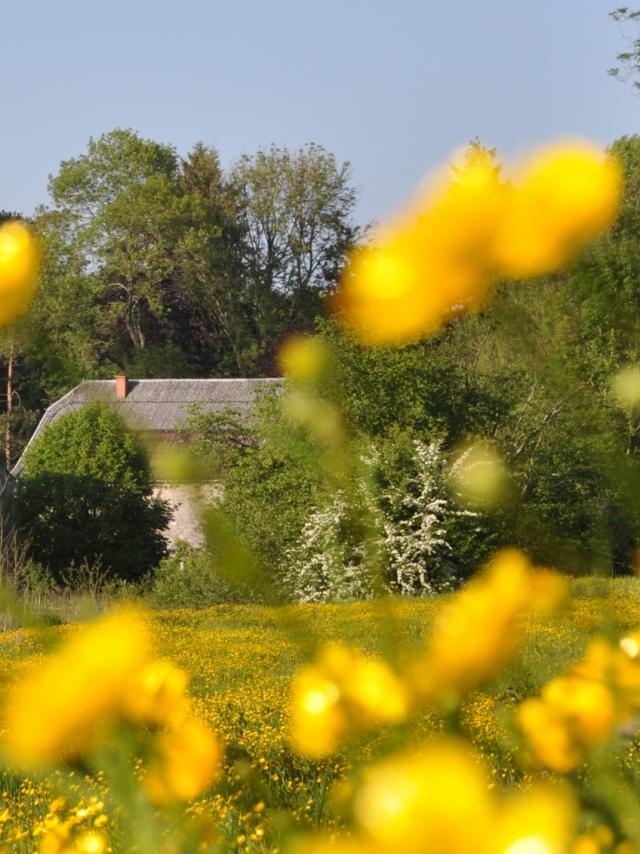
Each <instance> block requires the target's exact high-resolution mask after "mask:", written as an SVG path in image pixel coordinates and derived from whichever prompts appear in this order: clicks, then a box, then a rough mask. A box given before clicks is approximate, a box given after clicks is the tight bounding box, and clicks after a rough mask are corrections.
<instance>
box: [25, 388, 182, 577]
mask: <svg viewBox="0 0 640 854" xmlns="http://www.w3.org/2000/svg"><path fill="white" fill-rule="evenodd" d="M169 518H170V513H169V509H168V505H167V504H166V503H165V502H163V501H160V500H159V499H156V498H154V497H153V488H152V476H151V468H150V465H149V461H148V458H147V455H146V452H145V449H144V447H143V446H142V445H141V443H140V442H139V441H138V440H137V438H136V437H135V436H134V435H132V434H131V433H130V432H128V431H127V430H126V428H125V427H124V425H123V424H122V422H121V421H120V419H119V418H118V416H117V415H116V414H115V413H114V412H113V411H112V410H111V409H109V408H108V407H104V406H102V405H100V404H90V405H88V406H85V407H84V408H83V409H81V410H80V411H78V412H72V413H69V414H67V415H63V416H62V417H60V418H59V419H58V420H57V421H55V422H54V423H53V424H51V425H50V426H49V427H47V429H46V430H45V431H44V433H43V434H42V436H41V437H40V438H39V439H38V440H37V441H36V442H35V443H34V444H33V445H32V446H31V447H29V448H28V449H27V451H26V453H25V457H24V469H23V471H22V473H21V475H20V479H19V482H18V489H17V496H16V524H17V527H18V530H19V531H20V532H21V533H22V535H23V536H24V537H25V538H26V539H27V541H28V542H29V544H30V549H31V553H32V555H33V557H34V558H35V559H36V560H38V561H40V562H41V563H43V564H44V565H45V566H47V567H48V568H49V570H50V571H51V572H52V573H53V575H54V576H55V577H56V578H57V579H60V578H61V577H62V575H63V573H64V571H65V570H66V569H68V568H69V567H70V566H71V565H73V564H75V565H79V564H80V563H81V562H83V561H88V562H89V563H91V564H97V563H98V564H100V565H101V566H102V568H103V569H104V570H106V571H108V572H109V573H110V574H112V575H113V576H118V577H122V578H126V579H136V578H139V577H140V576H142V575H143V574H144V573H145V572H147V571H148V570H150V569H152V568H154V567H155V566H157V564H158V562H159V561H160V560H161V558H162V557H164V555H165V554H166V541H165V539H164V537H163V535H162V532H163V530H164V529H165V528H166V526H167V524H168V521H169Z"/></svg>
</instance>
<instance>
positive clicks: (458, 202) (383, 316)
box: [335, 141, 621, 345]
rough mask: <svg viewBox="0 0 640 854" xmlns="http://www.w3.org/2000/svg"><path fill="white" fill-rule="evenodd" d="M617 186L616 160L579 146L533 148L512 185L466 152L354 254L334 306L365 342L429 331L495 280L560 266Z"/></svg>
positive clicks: (609, 210)
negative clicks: (444, 175)
mask: <svg viewBox="0 0 640 854" xmlns="http://www.w3.org/2000/svg"><path fill="white" fill-rule="evenodd" d="M620 192H621V178H620V170H619V168H618V167H617V165H616V163H615V162H614V161H613V160H612V159H611V158H607V157H605V156H604V155H603V154H602V152H601V151H599V150H598V149H597V148H596V147H594V146H592V145H590V144H588V143H585V142H580V141H577V142H571V143H562V144H558V145H555V146H551V147H549V148H546V149H543V150H541V151H540V152H539V153H538V154H536V155H535V156H534V157H532V158H531V159H530V160H529V162H528V163H526V164H525V166H524V167H523V169H522V170H521V171H520V172H519V173H517V174H516V175H515V176H514V178H513V180H511V181H508V180H501V179H500V168H499V167H496V166H495V164H494V163H493V159H492V155H491V153H490V152H487V151H483V150H482V149H479V150H475V151H472V152H471V153H470V154H469V155H468V156H467V158H466V161H465V163H464V164H463V165H462V166H461V167H457V168H456V167H454V168H453V169H452V170H451V173H450V175H449V176H448V177H447V178H445V179H442V178H440V179H439V180H438V181H435V182H432V183H431V184H430V185H429V186H428V187H427V188H426V190H425V191H424V192H422V193H421V194H420V196H419V197H418V198H417V200H415V201H414V202H412V203H411V204H410V205H409V206H408V207H407V209H406V210H405V211H403V212H402V213H401V214H399V215H398V216H396V217H395V219H394V220H393V221H391V222H390V223H388V224H386V225H385V226H384V227H383V228H382V229H380V231H379V233H378V234H377V236H376V238H375V241H374V243H373V244H372V245H370V246H365V247H360V248H358V249H357V250H356V251H355V252H354V253H353V255H352V257H351V259H350V262H349V264H348V265H347V268H346V270H345V273H344V275H343V278H342V282H341V287H340V290H339V292H338V295H337V297H336V301H335V305H336V310H337V312H338V314H339V315H340V317H341V319H342V321H343V323H344V325H345V326H346V327H347V328H348V329H349V331H350V332H351V333H352V334H353V335H354V336H355V337H356V338H357V339H358V340H360V341H361V342H362V343H364V344H370V345H383V344H404V343H407V342H410V341H413V340H416V339H418V338H420V337H422V336H425V335H429V334H431V333H433V332H435V331H436V330H438V329H439V328H440V327H441V326H442V325H443V324H444V323H446V322H447V321H448V320H450V319H451V318H453V317H455V316H457V315H459V314H461V313H464V312H468V311H470V310H473V309H475V308H477V307H478V306H480V305H482V304H483V302H484V301H485V299H486V297H487V295H488V294H489V292H490V290H491V288H492V286H493V285H494V283H495V282H496V281H498V280H499V279H501V278H513V277H517V278H520V277H525V276H533V275H538V274H539V273H543V272H547V271H551V270H555V269H558V268H559V267H561V266H563V265H564V264H566V263H567V262H568V261H570V260H571V258H572V257H573V256H574V255H575V254H576V252H577V251H578V250H579V249H580V248H581V247H582V246H583V245H584V244H585V243H587V242H588V241H589V240H591V239H593V238H594V237H596V236H597V235H598V234H600V233H601V232H602V231H604V230H605V229H606V228H607V227H608V226H609V225H610V224H611V223H612V221H613V218H614V217H615V214H616V210H617V207H618V202H619V199H620Z"/></svg>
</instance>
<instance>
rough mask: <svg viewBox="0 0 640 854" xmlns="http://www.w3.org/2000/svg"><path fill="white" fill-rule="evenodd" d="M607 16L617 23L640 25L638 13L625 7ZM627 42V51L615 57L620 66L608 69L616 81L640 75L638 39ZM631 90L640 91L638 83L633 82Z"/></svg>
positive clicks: (639, 44)
mask: <svg viewBox="0 0 640 854" xmlns="http://www.w3.org/2000/svg"><path fill="white" fill-rule="evenodd" d="M609 14H610V15H611V17H612V18H613V20H614V21H617V22H618V23H631V24H635V25H636V26H637V25H638V23H640V11H639V10H635V11H633V10H631V9H629V8H628V7H627V6H620V7H619V8H618V9H614V10H613V12H610V13H609ZM628 41H629V49H628V50H623V51H621V52H620V53H619V54H618V56H617V57H616V59H617V60H618V62H619V63H620V65H617V66H615V67H614V68H610V69H609V74H610V75H611V77H615V78H616V79H617V80H628V79H629V78H630V77H634V76H636V75H637V74H638V73H640V38H638V37H636V38H630V39H628ZM633 88H634V89H635V90H636V91H640V81H638V80H634V82H633Z"/></svg>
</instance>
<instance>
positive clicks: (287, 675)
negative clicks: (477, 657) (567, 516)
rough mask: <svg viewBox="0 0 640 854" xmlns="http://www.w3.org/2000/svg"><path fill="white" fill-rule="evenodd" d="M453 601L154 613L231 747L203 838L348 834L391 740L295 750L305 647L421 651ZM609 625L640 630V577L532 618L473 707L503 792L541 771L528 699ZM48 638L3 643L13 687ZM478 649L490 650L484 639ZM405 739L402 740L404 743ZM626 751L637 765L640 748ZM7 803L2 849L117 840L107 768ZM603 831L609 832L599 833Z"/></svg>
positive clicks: (27, 786)
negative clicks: (366, 772)
mask: <svg viewBox="0 0 640 854" xmlns="http://www.w3.org/2000/svg"><path fill="white" fill-rule="evenodd" d="M446 602H447V600H446V599H442V600H438V599H433V600H426V601H420V602H417V603H416V602H403V601H400V600H395V601H393V602H392V603H391V604H390V605H388V606H387V605H385V606H380V605H377V604H375V603H352V604H344V605H335V606H331V605H325V606H314V605H305V606H295V607H294V608H292V609H281V608H264V607H259V606H219V607H214V608H208V609H205V610H202V611H196V612H193V611H167V612H160V613H155V614H150V615H147V616H146V617H145V622H147V623H148V624H149V625H150V627H151V629H152V636H153V638H154V647H155V649H154V652H156V653H157V654H158V655H159V656H161V657H162V658H167V659H169V660H171V662H173V663H174V664H175V665H176V666H178V667H179V668H181V669H183V670H184V671H186V672H187V673H188V674H189V677H190V687H189V693H190V695H191V698H192V705H193V709H194V712H195V713H196V714H197V716H198V717H199V718H200V719H202V720H203V721H205V722H206V723H207V724H209V725H210V727H211V728H212V730H213V731H215V732H216V733H218V734H219V736H220V737H221V739H222V741H223V742H224V744H225V753H226V760H225V763H224V767H223V771H222V776H221V779H220V780H219V781H218V784H217V785H216V786H215V788H213V789H211V790H209V791H206V792H204V793H203V794H202V796H200V797H198V798H196V799H195V800H193V801H192V802H191V803H190V805H189V807H188V808H187V812H188V814H189V815H190V816H191V817H192V818H193V821H194V824H195V825H197V826H198V829H199V830H200V831H201V832H202V833H203V834H204V835H205V836H206V830H207V828H208V829H209V830H210V831H211V832H213V830H212V829H211V827H210V825H214V826H215V834H216V838H217V839H218V841H219V843H220V845H221V847H222V850H228V851H274V850H283V840H284V839H285V838H291V834H292V833H293V835H294V837H295V835H297V834H301V833H304V832H308V831H311V830H314V829H316V828H318V827H320V828H324V830H325V831H329V832H332V831H333V832H335V833H336V834H339V831H340V828H341V827H343V825H344V818H343V814H342V809H341V804H340V800H339V799H340V798H341V797H345V798H346V797H347V794H348V793H347V791H346V785H347V784H346V783H345V781H346V779H348V776H349V774H353V773H355V772H357V771H358V769H361V768H362V766H363V764H365V763H366V761H367V759H368V758H370V757H371V756H373V755H374V753H376V752H378V751H379V750H380V749H381V748H385V749H386V750H387V751H388V750H390V749H391V745H390V744H389V743H388V736H385V734H384V732H383V731H381V730H373V731H370V732H369V733H368V734H366V735H365V737H364V738H363V739H359V740H358V741H357V742H354V743H353V744H351V745H350V746H349V747H348V749H347V750H345V751H340V752H339V753H338V754H336V755H334V756H331V757H329V758H325V759H319V760H316V761H313V760H309V759H304V758H301V757H300V756H299V755H297V754H296V753H295V752H294V751H293V750H292V749H291V744H290V707H289V685H290V683H291V680H292V678H293V676H294V674H295V673H296V671H297V669H298V668H299V667H300V666H301V664H302V663H303V662H304V660H305V658H306V653H307V645H308V644H309V643H311V642H312V640H314V641H316V642H318V643H319V644H322V643H325V642H330V641H332V640H334V639H335V638H340V639H341V641H342V642H343V643H345V644H347V645H348V646H349V647H352V648H357V649H361V650H364V651H366V652H367V653H371V654H376V655H382V654H388V653H389V649H390V645H394V646H400V645H401V646H402V647H403V648H404V649H411V648H413V647H414V646H415V647H421V646H422V644H423V643H424V639H425V637H427V636H428V634H429V631H430V629H431V627H432V625H433V622H434V619H435V618H436V617H437V616H438V614H439V613H441V611H442V609H443V608H444V607H446ZM389 611H391V612H392V613H391V620H392V622H393V627H394V631H393V636H392V637H389V625H390V623H389V619H390V614H389ZM603 617H604V618H605V619H608V621H609V623H610V629H611V630H613V628H614V625H615V627H616V628H617V630H618V631H619V632H621V633H624V632H627V631H630V630H631V629H633V628H634V627H635V626H638V625H640V587H639V586H638V585H637V583H636V582H634V581H631V582H629V581H627V582H623V581H621V582H615V581H613V582H600V583H599V584H598V585H596V584H588V583H585V584H582V585H581V584H577V585H576V587H575V596H574V598H573V599H572V600H571V601H570V602H568V603H567V604H566V606H565V607H564V608H563V609H562V610H561V611H560V612H559V613H557V614H555V615H553V616H550V615H547V616H544V615H541V614H538V615H535V616H534V615H530V616H528V617H527V619H526V622H525V625H524V626H523V630H524V634H523V639H522V643H521V646H520V651H519V654H518V655H517V657H516V658H515V659H514V661H513V662H512V663H511V665H510V666H509V667H508V668H507V669H506V670H504V671H503V672H502V673H501V674H500V675H499V676H498V677H497V678H496V679H494V680H493V682H492V683H491V684H490V685H488V686H486V687H485V688H483V689H481V690H477V691H473V692H472V693H471V694H470V695H469V696H468V697H467V699H466V700H465V702H464V705H463V707H462V709H461V712H460V719H459V727H460V731H461V733H464V734H465V735H467V736H468V737H469V739H470V740H471V741H472V742H473V744H474V746H475V748H476V749H477V750H478V751H479V752H480V753H481V754H482V755H484V757H485V758H486V761H487V763H488V768H489V769H490V771H489V773H490V775H491V776H492V778H494V781H495V783H496V784H497V785H511V786H521V785H524V784H525V783H527V782H530V781H531V780H532V779H533V778H535V777H536V776H539V772H537V771H534V770H533V769H532V768H531V767H530V766H527V765H524V766H523V764H522V763H521V761H520V760H519V759H518V754H517V746H518V745H517V739H516V735H515V732H514V729H513V727H512V725H511V724H510V722H509V721H510V716H511V714H512V713H513V710H514V709H515V708H516V707H517V706H518V703H519V702H520V700H522V699H524V697H526V696H527V695H529V694H531V693H536V692H537V691H538V690H539V689H540V688H541V687H542V686H543V685H544V683H545V682H546V681H547V680H548V679H549V678H551V676H552V675H553V674H555V673H558V672H561V671H562V670H564V669H566V667H567V666H568V665H569V664H570V663H571V662H572V661H574V660H576V659H579V658H580V657H581V656H582V655H583V653H584V650H585V648H586V646H587V643H588V640H589V637H590V635H591V633H592V632H593V631H594V630H596V629H598V628H599V627H600V626H601V625H602V621H603ZM300 625H303V626H304V627H305V634H304V635H303V636H301V635H299V634H298V633H297V632H296V626H300ZM77 633H78V627H76V626H65V627H61V628H57V629H55V631H54V634H55V636H56V638H55V639H56V640H58V639H61V638H64V639H68V638H71V637H73V636H74V635H76V634H77ZM47 640H50V638H44V639H43V637H42V635H41V633H39V632H35V631H34V630H32V629H20V630H17V631H13V632H8V633H5V634H4V635H2V637H1V638H0V661H1V663H2V674H3V682H4V687H5V688H7V689H8V688H9V686H10V684H11V683H12V682H14V681H15V679H16V678H18V677H19V676H20V674H22V673H24V672H25V670H28V668H29V667H31V666H32V665H34V664H37V663H38V662H39V661H41V660H42V657H43V653H44V652H45V647H46V643H47ZM475 643H477V644H478V647H480V648H481V647H482V640H481V639H480V638H475ZM434 723H435V724H437V726H438V727H440V728H441V727H442V725H443V724H442V721H440V722H439V723H438V722H436V721H435V720H434V719H433V717H432V716H431V715H430V713H429V712H428V711H424V712H423V713H422V714H421V715H419V716H418V719H417V722H416V725H415V726H412V732H411V735H410V738H411V740H412V741H413V742H418V743H419V742H420V740H421V739H423V738H424V737H425V736H427V735H428V734H429V733H430V732H432V730H433V726H434ZM406 737H407V733H402V734H401V735H399V734H396V738H398V739H400V741H401V742H402V743H403V744H405V746H406ZM627 755H628V757H629V758H630V759H631V758H633V757H634V748H633V747H632V746H631V745H629V747H628V749H627ZM341 781H342V783H341ZM341 785H342V787H343V788H341ZM0 796H1V803H0V828H1V831H0V839H1V840H2V850H6V851H18V852H29V851H35V850H38V848H39V847H41V850H43V851H50V852H54V851H67V850H69V851H72V850H76V851H86V852H93V851H95V852H98V851H106V850H110V847H111V845H112V844H113V839H114V837H113V836H112V832H113V827H114V822H117V818H118V810H117V802H116V803H115V804H114V802H113V798H112V793H111V792H110V790H109V786H108V785H107V783H106V782H105V780H104V777H103V775H102V774H100V773H98V774H89V773H86V774H85V773H83V769H82V767H81V766H78V767H77V768H72V769H70V770H67V771H61V770H56V771H53V772H51V773H45V774H43V775H39V774H38V775H29V776H24V777H21V776H19V775H13V774H8V773H7V774H5V775H4V776H3V778H2V790H1V793H0ZM198 822H201V824H198ZM597 827H598V826H597V824H596V825H594V829H596V828H597ZM60 828H64V829H65V830H69V831H70V834H69V836H67V835H65V833H57V831H58V830H59V829H60ZM598 832H599V834H600V835H601V836H603V835H604V834H605V831H604V830H603V829H602V828H600V830H599V831H598ZM70 839H74V840H75V842H74V843H73V845H74V846H75V847H71V844H70V842H69V840H70ZM582 846H583V847H582V848H579V849H576V850H579V851H599V850H603V851H604V850H610V849H608V848H606V847H602V848H596V847H594V846H592V847H590V848H589V847H587V843H586V842H583V843H582ZM114 850H118V849H117V848H115V849H114ZM167 850H173V849H170V848H167ZM205 850H206V849H205ZM523 850H527V849H523ZM534 850H535V851H538V850H539V851H541V852H542V851H543V850H545V849H542V848H540V849H531V851H534ZM548 850H555V849H548ZM611 850H613V849H611ZM622 850H623V849H620V851H622ZM629 850H631V849H629Z"/></svg>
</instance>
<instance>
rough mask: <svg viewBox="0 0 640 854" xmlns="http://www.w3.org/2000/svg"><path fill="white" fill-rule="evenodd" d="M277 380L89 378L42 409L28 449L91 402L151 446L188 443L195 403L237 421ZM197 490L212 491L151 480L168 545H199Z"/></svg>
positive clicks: (20, 462) (249, 415)
mask: <svg viewBox="0 0 640 854" xmlns="http://www.w3.org/2000/svg"><path fill="white" fill-rule="evenodd" d="M281 383H282V380H280V379H157V380H140V379H130V378H129V377H126V376H118V377H116V378H115V379H113V380H88V381H86V382H82V383H80V385H78V386H76V387H75V388H73V389H71V391H70V392H68V393H67V394H65V395H64V397H61V398H60V399H59V400H57V401H56V402H55V403H53V404H52V405H51V406H50V407H49V408H48V409H47V410H46V412H45V413H44V415H43V416H42V419H41V420H40V423H39V424H38V426H37V428H36V430H35V431H34V433H33V435H32V437H31V439H30V440H29V444H28V445H27V448H28V447H29V445H31V444H32V443H33V442H35V441H36V440H37V439H38V437H39V436H41V435H42V432H43V431H44V430H45V429H46V428H47V427H48V426H49V425H50V424H53V422H54V421H56V420H57V419H58V418H60V416H62V415H66V414H67V413H69V412H75V411H77V410H79V409H81V408H82V407H83V406H86V405H87V404H88V403H95V402H102V403H107V404H109V405H112V406H113V407H114V408H115V410H116V411H117V412H118V413H119V415H120V416H121V417H122V419H123V420H124V422H125V424H127V426H128V427H129V428H130V429H131V430H135V431H136V432H138V433H141V434H142V436H143V438H144V439H145V440H148V441H149V442H151V443H153V445H154V446H156V447H157V446H160V447H166V448H170V447H171V446H172V445H184V444H188V442H189V438H190V437H189V433H188V430H187V420H188V418H189V415H190V413H191V411H193V408H194V407H197V409H198V410H199V411H200V412H202V413H203V414H223V413H225V412H233V413H234V414H235V415H237V416H238V417H239V418H240V419H242V420H245V421H250V420H251V419H252V417H253V415H254V410H255V405H256V403H257V401H258V400H259V399H260V397H261V396H262V395H264V394H266V393H268V392H269V391H270V390H273V389H274V388H277V387H278V386H279V385H280V384H281ZM23 459H24V454H23V455H22V457H20V459H19V460H18V462H17V463H16V465H15V466H14V468H13V469H12V470H11V476H10V477H11V479H12V480H13V482H14V483H15V479H17V478H18V477H19V476H20V472H21V471H22V468H23V465H24V463H23ZM202 490H204V491H205V494H207V493H208V494H211V492H212V491H213V490H215V485H213V484H209V485H204V486H202V487H195V486H194V485H193V484H186V483H173V482H171V483H169V482H166V481H165V482H158V483H156V485H155V491H156V494H157V495H160V496H161V497H162V498H165V499H166V500H168V501H169V502H170V504H171V506H172V509H173V519H172V521H171V523H170V526H169V530H168V531H167V539H168V540H169V543H170V544H171V545H173V544H174V543H175V542H176V541H177V540H179V539H181V540H186V541H187V542H189V543H191V545H194V546H199V545H201V544H202V541H203V536H202V529H201V526H200V520H199V514H198V506H197V505H198V501H199V496H200V495H201V491H202ZM6 492H7V490H6V489H5V493H6Z"/></svg>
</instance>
